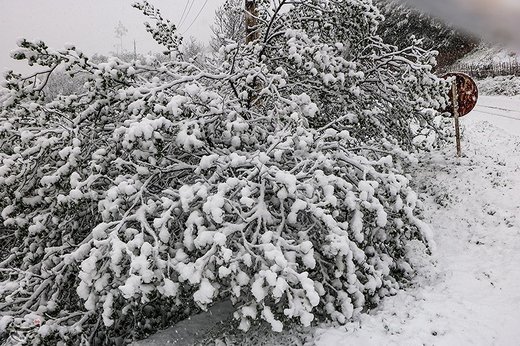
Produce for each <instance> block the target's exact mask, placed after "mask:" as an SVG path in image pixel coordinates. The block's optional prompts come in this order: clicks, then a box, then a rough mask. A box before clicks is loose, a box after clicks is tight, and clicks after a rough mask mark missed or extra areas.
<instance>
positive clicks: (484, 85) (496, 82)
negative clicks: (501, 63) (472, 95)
mask: <svg viewBox="0 0 520 346" xmlns="http://www.w3.org/2000/svg"><path fill="white" fill-rule="evenodd" d="M477 85H478V89H479V92H480V93H481V94H483V95H506V96H517V95H520V77H517V76H497V77H488V78H484V79H481V80H478V81H477Z"/></svg>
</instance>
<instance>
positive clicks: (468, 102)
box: [443, 72, 478, 157]
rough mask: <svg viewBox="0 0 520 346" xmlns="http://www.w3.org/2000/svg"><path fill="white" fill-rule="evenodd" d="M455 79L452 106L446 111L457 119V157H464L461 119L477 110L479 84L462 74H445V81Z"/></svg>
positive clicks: (451, 96) (452, 87)
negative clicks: (461, 141) (461, 140)
mask: <svg viewBox="0 0 520 346" xmlns="http://www.w3.org/2000/svg"><path fill="white" fill-rule="evenodd" d="M450 77H455V79H454V81H453V84H452V86H451V92H450V99H451V105H450V106H449V107H448V109H446V110H445V111H446V112H450V113H451V115H452V116H453V118H454V119H455V139H456V143H457V156H458V157H460V156H461V155H462V149H461V144H460V124H459V118H460V117H463V116H465V115H466V114H468V113H469V112H471V111H472V110H473V108H475V106H476V105H477V100H478V88H477V84H476V83H475V81H474V80H473V79H471V77H470V76H468V75H467V74H465V73H461V72H452V73H448V74H445V75H444V76H443V78H444V79H448V78H450Z"/></svg>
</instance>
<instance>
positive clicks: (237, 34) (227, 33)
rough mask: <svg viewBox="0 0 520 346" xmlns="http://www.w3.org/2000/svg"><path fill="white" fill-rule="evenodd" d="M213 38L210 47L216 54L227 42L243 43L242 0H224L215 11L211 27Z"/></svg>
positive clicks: (243, 19) (243, 18) (243, 20)
mask: <svg viewBox="0 0 520 346" xmlns="http://www.w3.org/2000/svg"><path fill="white" fill-rule="evenodd" d="M211 31H212V32H213V36H212V37H211V41H210V47H211V49H212V50H213V51H215V52H217V51H218V50H219V49H220V48H221V47H223V46H225V45H227V44H228V43H229V42H238V43H243V42H244V41H245V15H244V1H243V0H226V2H225V3H224V5H222V6H220V7H219V8H218V9H217V10H216V11H215V19H214V22H213V24H212V25H211Z"/></svg>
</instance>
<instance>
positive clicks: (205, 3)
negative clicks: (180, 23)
mask: <svg viewBox="0 0 520 346" xmlns="http://www.w3.org/2000/svg"><path fill="white" fill-rule="evenodd" d="M207 4H208V0H206V1H204V4H203V5H202V7H201V8H200V11H199V13H197V15H196V16H195V18H193V20H192V21H191V23H190V25H189V26H188V28H187V29H186V30H184V32H183V33H182V35H183V36H184V34H186V33H187V32H188V30H190V28H191V27H192V25H193V24H194V23H195V21H196V20H197V18H199V16H200V14H201V13H202V11H203V10H204V8H205V7H206V5H207Z"/></svg>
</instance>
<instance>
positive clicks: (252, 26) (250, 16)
mask: <svg viewBox="0 0 520 346" xmlns="http://www.w3.org/2000/svg"><path fill="white" fill-rule="evenodd" d="M245 2H246V16H245V17H246V44H247V43H249V42H253V41H255V40H257V39H258V37H259V35H258V8H257V0H245Z"/></svg>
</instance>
